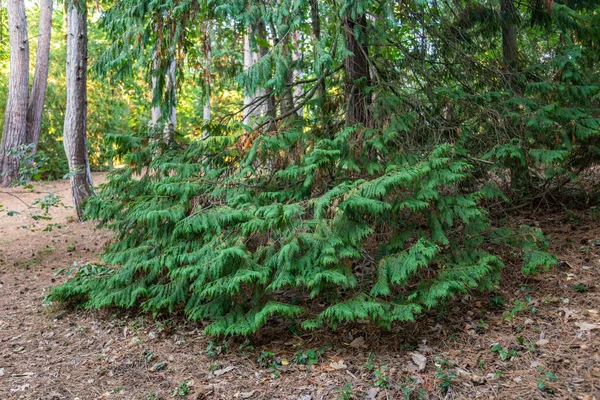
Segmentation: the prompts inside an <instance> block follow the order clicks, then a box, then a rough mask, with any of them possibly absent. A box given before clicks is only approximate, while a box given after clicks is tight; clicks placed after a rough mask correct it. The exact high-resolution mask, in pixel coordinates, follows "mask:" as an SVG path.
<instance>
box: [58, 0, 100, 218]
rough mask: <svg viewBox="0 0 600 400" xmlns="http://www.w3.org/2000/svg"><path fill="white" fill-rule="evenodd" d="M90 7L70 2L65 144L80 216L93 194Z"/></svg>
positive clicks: (68, 11) (73, 191)
mask: <svg viewBox="0 0 600 400" xmlns="http://www.w3.org/2000/svg"><path fill="white" fill-rule="evenodd" d="M86 75H87V8H86V4H85V0H70V1H69V2H68V3H67V74H66V81H67V104H66V111H65V127H64V133H63V144H64V147H65V153H66V155H67V160H68V162H69V170H70V176H71V193H72V195H73V204H74V206H75V210H76V211H77V217H78V218H79V219H81V217H82V215H83V207H82V206H83V203H84V201H85V200H86V199H87V198H88V197H90V196H91V195H93V193H94V186H93V184H92V173H91V170H90V164H89V161H88V153H87V138H86V122H87V93H86V84H87V76H86Z"/></svg>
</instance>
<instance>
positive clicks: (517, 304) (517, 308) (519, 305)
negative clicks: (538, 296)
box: [504, 297, 535, 321]
mask: <svg viewBox="0 0 600 400" xmlns="http://www.w3.org/2000/svg"><path fill="white" fill-rule="evenodd" d="M530 302H531V297H526V298H525V301H521V300H515V301H514V303H513V307H512V308H511V309H510V310H508V311H504V320H505V321H511V320H512V319H513V318H514V317H516V315H517V314H518V313H520V312H521V311H525V310H528V311H530V312H532V313H534V312H535V307H534V306H532V305H528V303H530Z"/></svg>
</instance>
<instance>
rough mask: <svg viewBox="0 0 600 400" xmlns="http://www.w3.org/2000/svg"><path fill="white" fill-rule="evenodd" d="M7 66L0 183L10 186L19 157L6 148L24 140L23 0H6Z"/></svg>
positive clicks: (25, 45) (26, 58)
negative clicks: (6, 94)
mask: <svg viewBox="0 0 600 400" xmlns="http://www.w3.org/2000/svg"><path fill="white" fill-rule="evenodd" d="M7 8H8V31H9V37H10V67H9V79H8V98H7V101H6V111H5V114H4V127H3V130H2V142H1V143H0V185H2V186H5V187H6V186H10V185H12V184H13V183H14V182H15V181H16V180H17V178H18V173H19V157H18V156H12V155H9V152H10V151H11V150H12V149H14V148H16V147H19V146H23V145H25V144H26V121H27V96H28V93H29V41H28V37H27V20H26V16H25V0H8V3H7Z"/></svg>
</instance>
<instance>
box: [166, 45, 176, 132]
mask: <svg viewBox="0 0 600 400" xmlns="http://www.w3.org/2000/svg"><path fill="white" fill-rule="evenodd" d="M167 101H168V104H170V112H169V116H168V119H167V120H166V121H165V131H164V139H165V143H169V142H170V141H171V140H173V134H174V133H175V129H176V127H177V108H176V104H177V64H176V62H175V57H173V58H172V59H171V62H170V63H169V71H168V72H167Z"/></svg>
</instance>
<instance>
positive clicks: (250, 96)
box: [244, 28, 255, 125]
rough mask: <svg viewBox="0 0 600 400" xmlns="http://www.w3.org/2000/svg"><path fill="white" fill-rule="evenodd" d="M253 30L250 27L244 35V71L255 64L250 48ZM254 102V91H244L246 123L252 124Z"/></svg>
mask: <svg viewBox="0 0 600 400" xmlns="http://www.w3.org/2000/svg"><path fill="white" fill-rule="evenodd" d="M251 34H252V30H251V29H250V28H248V33H247V34H246V35H244V71H247V70H248V69H250V68H251V67H252V66H253V65H254V62H255V61H254V60H255V56H254V53H253V52H252V49H251V48H250V35H251ZM253 102H254V93H250V92H248V91H247V90H246V91H244V124H246V125H250V122H251V119H252V116H253V114H254V113H253V112H252V103H253Z"/></svg>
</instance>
